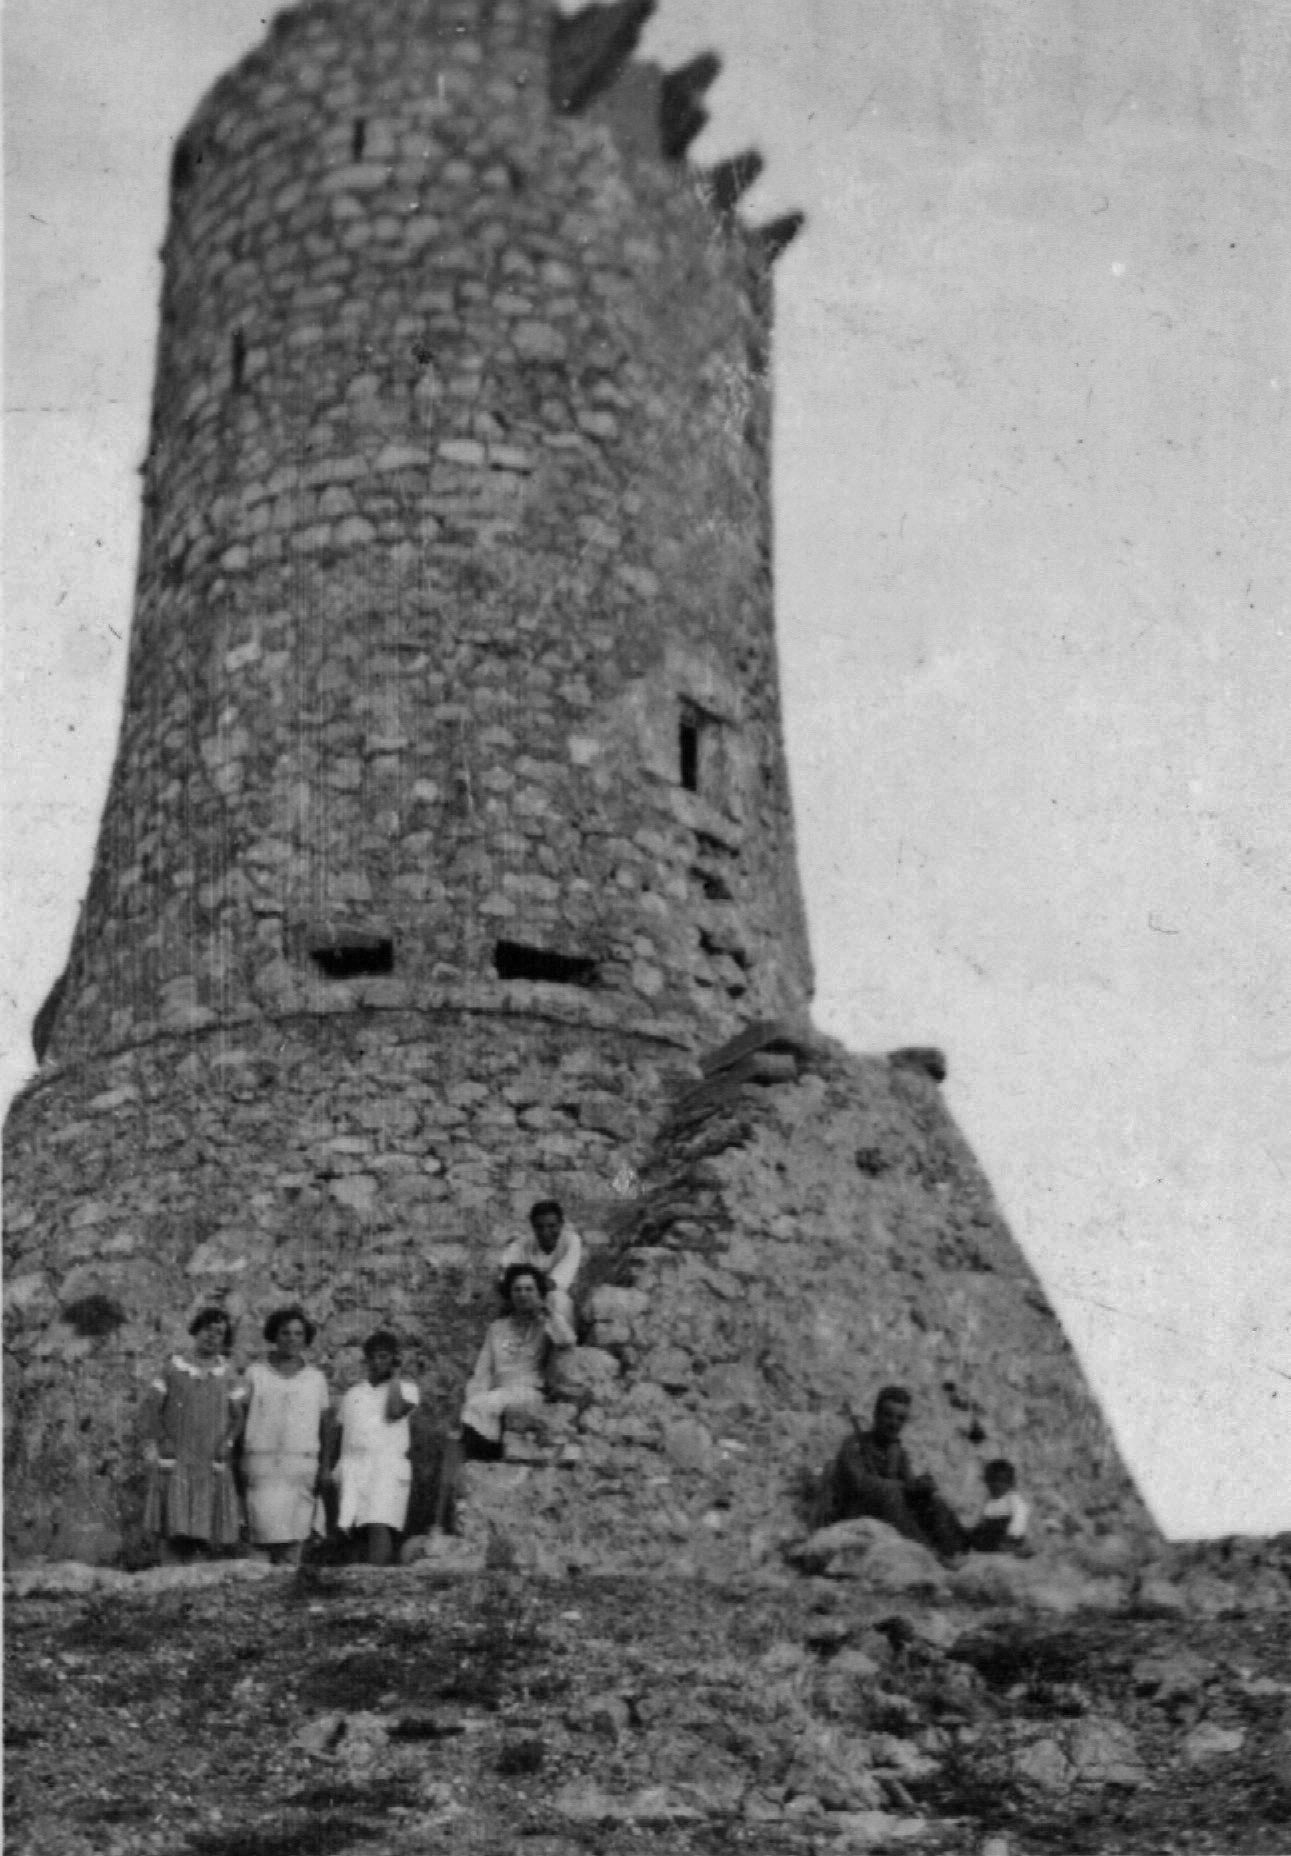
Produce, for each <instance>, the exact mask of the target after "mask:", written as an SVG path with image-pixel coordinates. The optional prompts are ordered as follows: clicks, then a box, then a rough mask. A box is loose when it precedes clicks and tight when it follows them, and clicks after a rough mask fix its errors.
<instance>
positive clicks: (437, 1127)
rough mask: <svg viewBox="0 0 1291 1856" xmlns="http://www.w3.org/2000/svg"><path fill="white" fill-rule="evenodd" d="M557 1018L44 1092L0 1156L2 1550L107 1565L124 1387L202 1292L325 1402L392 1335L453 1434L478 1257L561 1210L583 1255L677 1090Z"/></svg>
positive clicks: (173, 1342)
mask: <svg viewBox="0 0 1291 1856" xmlns="http://www.w3.org/2000/svg"><path fill="white" fill-rule="evenodd" d="M549 990H550V992H551V993H552V994H557V993H558V989H556V988H551V989H549ZM564 1003H565V1002H564V1001H563V1000H562V999H561V998H560V997H558V996H556V997H553V998H552V999H551V1001H550V1003H549V1004H548V1005H547V1006H546V1008H544V1004H543V1002H542V1000H540V999H536V1000H534V1001H533V1004H532V1009H531V1010H530V1011H529V1012H528V1013H527V1014H526V1015H525V1016H524V1017H519V1018H512V1019H500V1018H498V1017H497V1016H496V1015H495V1014H492V1013H487V1012H484V1013H478V1014H475V1015H469V1014H465V1013H461V1012H458V1011H451V1010H445V1011H442V1012H439V1013H418V1014H410V1013H370V1014H365V1015H359V1014H357V1013H355V1012H352V1011H338V1012H336V1013H334V1014H332V1015H330V1016H327V1017H311V1016H304V1017H300V1018H295V1019H283V1020H280V1021H279V1022H278V1023H277V1025H276V1026H275V1027H274V1029H273V1034H272V1036H268V1037H266V1036H264V1035H261V1034H259V1033H258V1031H257V1029H256V1028H254V1027H253V1028H251V1029H250V1035H247V1036H235V1035H217V1034H213V1033H210V1034H197V1035H192V1034H190V1035H187V1036H180V1037H174V1038H171V1039H168V1040H166V1041H165V1042H164V1043H162V1044H152V1045H149V1046H146V1047H144V1048H143V1049H142V1050H140V1051H132V1052H127V1053H123V1054H121V1055H118V1056H116V1057H112V1058H107V1059H104V1060H102V1061H100V1062H98V1063H94V1064H85V1065H83V1066H81V1067H80V1069H79V1070H78V1072H77V1074H76V1077H75V1079H74V1080H73V1079H70V1078H62V1079H59V1081H58V1082H57V1083H56V1085H55V1086H53V1087H46V1086H42V1085H41V1084H39V1083H37V1085H36V1086H35V1087H34V1088H33V1090H32V1091H31V1092H30V1093H29V1094H28V1096H27V1097H26V1098H25V1100H24V1101H23V1103H22V1104H21V1105H20V1107H21V1112H20V1113H19V1114H18V1115H16V1116H15V1118H14V1122H13V1124H12V1126H11V1135H10V1142H9V1149H8V1167H9V1171H10V1174H11V1177H12V1178H13V1180H14V1181H15V1182H16V1189H15V1190H14V1191H13V1192H12V1195H11V1203H10V1208H9V1215H8V1219H7V1232H6V1246H7V1259H8V1278H7V1289H6V1297H5V1317H6V1323H5V1365H6V1371H5V1392H6V1418H7V1424H8V1472H7V1479H6V1529H7V1533H8V1538H9V1541H10V1544H11V1546H12V1548H13V1549H14V1550H15V1551H16V1552H18V1553H20V1554H23V1555H28V1554H32V1553H39V1554H50V1555H52V1556H53V1557H56V1558H66V1557H81V1556H82V1555H84V1556H86V1557H89V1558H102V1557H111V1556H112V1554H113V1553H115V1552H116V1551H118V1550H119V1549H120V1548H121V1546H122V1544H123V1542H127V1541H128V1540H129V1538H130V1535H131V1529H132V1527H133V1528H137V1526H138V1522H139V1518H140V1484H139V1457H138V1436H137V1422H138V1413H139V1407H140V1403H141V1401H142V1396H143V1390H144V1387H145V1385H146V1383H147V1381H148V1380H149V1379H150V1378H151V1377H152V1376H153V1374H154V1373H155V1371H156V1369H157V1366H158V1365H159V1363H160V1362H161V1361H162V1360H163V1359H165V1358H166V1356H167V1354H168V1353H169V1352H170V1351H171V1350H173V1349H174V1348H175V1347H176V1346H180V1345H184V1344H186V1342H185V1335H184V1327H185V1324H186V1322H187V1320H188V1318H189V1316H190V1315H191V1313H192V1312H193V1310H194V1308H195V1307H197V1306H198V1305H200V1304H201V1303H202V1302H203V1301H204V1300H206V1299H208V1298H210V1297H211V1296H212V1295H215V1296H218V1297H220V1298H222V1299H223V1300H224V1301H225V1302H226V1304H227V1306H228V1307H229V1308H230V1310H231V1312H232V1313H233V1314H234V1315H235V1316H236V1317H238V1318H239V1322H240V1334H239V1344H240V1353H241V1355H242V1357H254V1356H255V1355H256V1354H257V1353H258V1352H259V1351H260V1350H261V1346H262V1343H261V1341H260V1327H261V1324H262V1323H263V1320H264V1317H265V1315H266V1314H267V1313H268V1311H269V1310H270V1309H271V1308H273V1307H274V1306H276V1305H279V1304H281V1303H283V1302H287V1301H294V1300H300V1301H301V1302H303V1303H304V1305H305V1306H306V1307H307V1309H308V1310H309V1312H310V1314H311V1315H312V1317H313V1318H314V1319H315V1321H317V1322H318V1324H319V1328H320V1333H319V1338H318V1343H317V1349H316V1357H317V1358H318V1359H319V1360H320V1362H321V1363H322V1364H324V1365H325V1366H326V1367H328V1369H329V1370H330V1371H331V1372H332V1373H333V1375H334V1376H336V1375H339V1377H340V1383H342V1384H344V1383H347V1382H348V1380H349V1379H352V1378H353V1377H356V1376H357V1374H358V1371H359V1358H358V1353H357V1347H358V1344H359V1343H360V1342H361V1341H362V1340H363V1338H364V1336H365V1335H366V1334H368V1333H370V1332H371V1331H372V1329H373V1328H375V1327H376V1326H378V1325H381V1324H388V1325H392V1326H393V1327H395V1328H396V1329H397V1330H398V1331H399V1332H400V1333H401V1334H402V1335H404V1336H406V1337H407V1340H408V1343H409V1356H408V1358H409V1367H410V1370H413V1371H415V1372H416V1373H417V1374H418V1376H419V1378H420V1379H421V1381H422V1383H423V1386H424V1387H425V1389H426V1392H427V1397H428V1408H429V1409H434V1410H437V1411H438V1414H439V1416H440V1418H441V1420H447V1418H448V1416H449V1414H450V1412H451V1411H452V1410H454V1409H455V1406H456V1401H457V1400H458V1399H459V1398H460V1390H461V1384H462V1381H463V1379H464V1377H465V1374H466V1372H467V1370H468V1369H469V1366H470V1363H471V1361H472V1359H473V1358H474V1353H475V1350H476V1349H477V1348H478V1345H479V1341H480V1336H481V1334H482V1331H483V1328H484V1325H485V1323H486V1322H487V1321H488V1320H489V1319H491V1318H492V1315H493V1313H494V1312H495V1310H494V1306H493V1294H492V1269H493V1260H494V1258H495V1256H496V1249H497V1244H498V1242H499V1240H500V1239H501V1238H503V1237H505V1236H506V1235H507V1234H508V1232H510V1231H513V1230H516V1229H524V1228H525V1214H526V1212H527V1210H528V1207H529V1205H530V1204H531V1203H532V1201H533V1199H534V1198H535V1197H538V1196H546V1195H547V1194H548V1193H552V1192H554V1193H555V1194H556V1195H557V1196H559V1197H560V1198H561V1199H562V1201H563V1202H564V1203H565V1204H566V1206H567V1207H568V1211H569V1215H570V1217H571V1219H574V1220H576V1221H577V1222H578V1224H579V1225H580V1227H581V1228H582V1229H583V1230H584V1232H585V1235H586V1236H587V1237H588V1239H589V1243H591V1244H593V1245H594V1244H595V1243H596V1241H597V1237H598V1233H601V1232H602V1231H603V1226H604V1222H605V1218H606V1215H607V1213H608V1211H609V1209H610V1208H612V1207H613V1206H614V1204H615V1203H616V1200H617V1199H618V1198H619V1197H620V1196H621V1195H622V1194H623V1193H625V1192H626V1191H628V1190H630V1189H631V1188H630V1181H631V1178H632V1168H633V1163H634V1162H638V1163H639V1161H640V1159H641V1157H642V1151H643V1148H644V1145H645V1137H646V1134H647V1131H648V1129H649V1127H650V1125H651V1122H652V1120H653V1116H654V1110H655V1106H656V1104H657V1103H658V1102H659V1101H660V1100H661V1099H662V1098H663V1097H664V1096H666V1095H667V1093H668V1092H669V1091H670V1090H671V1089H673V1088H675V1087H676V1086H677V1084H678V1082H679V1081H680V1080H681V1079H684V1078H685V1077H687V1076H693V1075H694V1074H695V1070H694V1064H693V1061H692V1060H691V1059H690V1058H689V1056H688V1054H687V1053H685V1052H684V1051H680V1050H678V1049H677V1048H676V1047H674V1046H672V1045H669V1044H667V1043H665V1042H662V1041H661V1040H660V1039H658V1038H657V1037H654V1036H651V1035H648V1034H646V1033H638V1034H636V1035H627V1034H625V1033H624V1032H623V1030H622V1029H621V1028H619V1027H617V1026H616V1027H615V1028H614V1029H613V1031H612V1032H611V1031H607V1030H606V1028H605V1026H604V1025H601V1026H600V1027H597V1026H594V1025H591V1024H584V1025H581V1026H580V1025H578V1024H575V1023H571V1022H570V1021H569V1018H568V1016H566V1017H562V1016H561V1015H560V1012H561V1008H562V1006H563V1005H564ZM544 1009H545V1011H546V1016H544ZM602 1241H603V1238H602Z"/></svg>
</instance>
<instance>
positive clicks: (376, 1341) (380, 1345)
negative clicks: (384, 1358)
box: [363, 1328, 399, 1360]
mask: <svg viewBox="0 0 1291 1856" xmlns="http://www.w3.org/2000/svg"><path fill="white" fill-rule="evenodd" d="M382 1349H384V1350H385V1352H386V1353H393V1354H396V1355H397V1354H398V1352H399V1337H398V1335H397V1334H392V1333H391V1332H390V1330H389V1328H378V1329H377V1331H376V1333H375V1334H369V1335H368V1337H367V1339H366V1340H365V1341H364V1343H363V1357H364V1359H367V1360H370V1359H371V1358H372V1355H373V1354H374V1353H379V1352H380V1351H381V1350H382Z"/></svg>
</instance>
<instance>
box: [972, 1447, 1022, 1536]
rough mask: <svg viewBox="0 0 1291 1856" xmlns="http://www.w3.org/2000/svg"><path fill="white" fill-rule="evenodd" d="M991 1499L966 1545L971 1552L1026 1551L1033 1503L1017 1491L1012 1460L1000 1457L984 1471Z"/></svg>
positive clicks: (983, 1479) (1016, 1480)
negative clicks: (1007, 1460) (1028, 1525)
mask: <svg viewBox="0 0 1291 1856" xmlns="http://www.w3.org/2000/svg"><path fill="white" fill-rule="evenodd" d="M982 1481H983V1482H984V1483H985V1484H986V1493H987V1496H988V1498H989V1499H988V1500H987V1502H986V1504H985V1506H984V1507H983V1509H982V1513H981V1518H980V1519H979V1520H978V1521H977V1523H976V1525H975V1526H973V1527H971V1528H969V1530H968V1533H967V1535H966V1537H965V1540H964V1545H965V1546H966V1547H967V1548H968V1550H969V1552H970V1553H1024V1552H1026V1551H1027V1545H1026V1538H1027V1524H1028V1522H1029V1521H1030V1519H1031V1506H1030V1503H1029V1502H1026V1501H1024V1500H1023V1498H1022V1497H1021V1495H1019V1493H1018V1476H1017V1471H1016V1470H1015V1469H1014V1467H1013V1465H1012V1463H1008V1462H1006V1461H1005V1459H1004V1458H1003V1457H1002V1456H997V1457H995V1458H993V1459H992V1461H991V1462H989V1463H987V1464H986V1465H985V1467H984V1468H983V1470H982Z"/></svg>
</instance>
